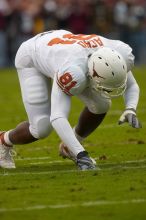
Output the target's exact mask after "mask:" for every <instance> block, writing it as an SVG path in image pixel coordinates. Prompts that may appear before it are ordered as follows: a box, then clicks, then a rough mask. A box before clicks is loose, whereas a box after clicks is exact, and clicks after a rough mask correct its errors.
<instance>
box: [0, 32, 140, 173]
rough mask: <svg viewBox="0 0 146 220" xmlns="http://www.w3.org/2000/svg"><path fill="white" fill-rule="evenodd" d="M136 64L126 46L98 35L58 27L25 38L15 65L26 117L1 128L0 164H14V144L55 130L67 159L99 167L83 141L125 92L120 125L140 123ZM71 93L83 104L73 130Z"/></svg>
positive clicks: (25, 142)
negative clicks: (58, 28) (5, 129)
mask: <svg viewBox="0 0 146 220" xmlns="http://www.w3.org/2000/svg"><path fill="white" fill-rule="evenodd" d="M133 63H134V56H133V54H132V49H131V48H130V47H129V46H128V45H127V44H125V43H123V42H121V41H118V40H110V39H107V38H104V37H102V36H97V35H95V34H92V35H83V34H79V35H74V34H73V33H71V32H69V31H66V30H55V31H49V32H44V33H41V34H38V35H37V36H35V37H33V38H31V39H30V40H28V41H26V42H24V43H23V44H22V45H21V46H20V48H19V49H18V52H17V54H16V59H15V66H16V68H17V72H18V77H19V82H20V86H21V93H22V99H23V103H24V106H25V110H26V112H27V116H28V121H25V122H22V123H20V124H19V125H18V126H17V127H16V128H14V129H12V130H9V131H6V132H1V134H0V166H1V167H3V168H15V163H14V160H13V157H12V154H11V150H12V147H13V145H16V144H27V143H30V142H33V141H36V140H38V139H42V138H45V137H47V136H48V135H49V134H50V133H51V131H52V129H53V128H54V129H55V131H56V132H57V134H58V135H59V137H60V138H61V140H62V144H61V145H60V154H61V155H62V156H63V157H68V158H70V159H72V160H73V161H74V162H75V163H76V165H77V167H78V169H80V170H88V169H96V165H95V162H94V161H93V160H92V158H90V156H89V154H88V152H87V151H85V149H84V147H83V145H82V144H81V142H82V140H83V139H84V138H86V137H87V136H88V135H89V134H90V133H91V132H93V131H94V130H95V129H96V128H97V127H98V126H99V125H100V123H101V122H102V121H103V119H104V117H105V115H106V113H107V112H108V110H109V108H110V105H111V99H112V98H114V97H118V96H120V95H122V94H123V95H124V101H125V111H124V113H123V114H122V116H121V117H120V120H119V124H122V123H124V122H128V123H129V124H130V125H131V126H132V127H134V128H140V127H141V124H140V122H139V120H138V118H137V116H136V108H137V104H138V100H139V86H138V84H137V82H136V80H135V78H134V76H133V74H132V72H131V68H132V66H133ZM72 96H77V97H78V98H79V99H80V100H81V101H83V102H84V103H85V108H84V109H83V111H82V113H81V115H80V117H79V121H78V124H77V125H76V126H75V128H73V129H72V127H71V125H70V123H69V121H68V114H69V111H70V104H71V97H72Z"/></svg>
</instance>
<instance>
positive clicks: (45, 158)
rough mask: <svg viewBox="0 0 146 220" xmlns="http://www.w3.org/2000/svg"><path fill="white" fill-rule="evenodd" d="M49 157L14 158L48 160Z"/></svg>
mask: <svg viewBox="0 0 146 220" xmlns="http://www.w3.org/2000/svg"><path fill="white" fill-rule="evenodd" d="M50 158H51V157H24V158H16V159H15V160H48V159H50Z"/></svg>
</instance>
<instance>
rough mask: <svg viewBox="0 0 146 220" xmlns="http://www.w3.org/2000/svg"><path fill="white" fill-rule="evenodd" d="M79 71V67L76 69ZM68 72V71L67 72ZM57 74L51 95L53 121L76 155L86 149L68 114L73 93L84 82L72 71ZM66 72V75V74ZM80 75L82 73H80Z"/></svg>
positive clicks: (53, 124)
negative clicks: (76, 134) (77, 136)
mask: <svg viewBox="0 0 146 220" xmlns="http://www.w3.org/2000/svg"><path fill="white" fill-rule="evenodd" d="M74 71H77V69H74ZM66 73H67V72H66ZM66 73H64V74H62V75H59V74H58V75H56V77H55V79H54V82H53V87H52V95H51V123H52V126H53V128H54V129H55V130H56V132H57V134H58V135H59V137H60V138H61V140H62V141H63V142H64V143H65V145H66V146H67V147H68V148H69V150H70V151H71V152H72V153H73V154H74V155H75V156H76V155H77V154H78V153H79V152H81V151H84V148H83V146H82V145H81V144H80V142H79V141H78V140H77V138H76V137H75V134H74V132H73V130H72V128H71V125H70V123H69V121H68V114H69V111H70V105H71V95H74V94H75V93H76V91H77V90H80V89H81V87H82V85H83V83H81V82H80V83H81V84H80V83H79V80H78V78H76V77H74V74H73V75H71V73H69V72H68V73H69V74H70V75H68V74H66ZM65 74H66V75H65ZM79 75H80V74H79Z"/></svg>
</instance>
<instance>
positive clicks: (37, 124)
mask: <svg viewBox="0 0 146 220" xmlns="http://www.w3.org/2000/svg"><path fill="white" fill-rule="evenodd" d="M29 129H30V132H31V134H32V135H33V137H35V138H37V139H43V138H46V137H47V136H48V135H49V134H50V133H51V131H52V129H53V128H52V125H51V123H50V117H49V116H47V115H46V116H45V115H44V116H40V117H37V118H36V119H35V120H34V121H33V123H32V124H30V128H29Z"/></svg>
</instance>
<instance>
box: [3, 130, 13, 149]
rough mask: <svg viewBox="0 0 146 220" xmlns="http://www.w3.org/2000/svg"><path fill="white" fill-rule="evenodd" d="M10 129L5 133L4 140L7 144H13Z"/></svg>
mask: <svg viewBox="0 0 146 220" xmlns="http://www.w3.org/2000/svg"><path fill="white" fill-rule="evenodd" d="M10 131H11V130H10ZM10 131H6V132H5V134H4V141H5V142H6V144H8V145H10V146H12V145H13V143H12V142H11V141H10V139H9V133H10Z"/></svg>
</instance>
